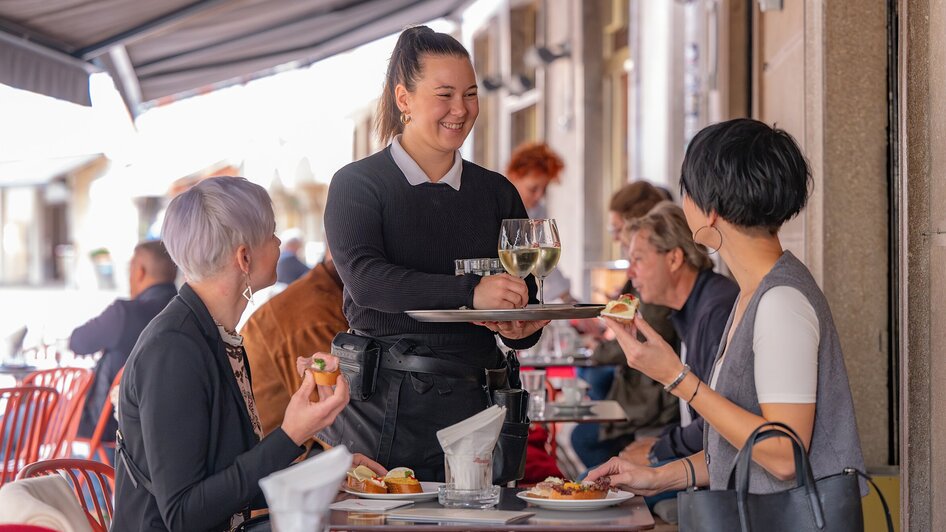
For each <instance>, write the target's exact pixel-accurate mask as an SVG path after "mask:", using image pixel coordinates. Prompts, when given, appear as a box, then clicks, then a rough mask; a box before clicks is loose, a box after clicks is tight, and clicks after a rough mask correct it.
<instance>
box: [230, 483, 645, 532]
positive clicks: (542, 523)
mask: <svg viewBox="0 0 946 532" xmlns="http://www.w3.org/2000/svg"><path fill="white" fill-rule="evenodd" d="M520 491H522V490H521V489H517V488H502V491H501V493H500V499H499V504H497V505H496V506H495V507H494V508H493V509H495V510H507V511H518V512H522V511H525V512H530V513H533V515H532V516H530V517H528V518H526V519H523V520H519V521H514V522H511V523H505V524H485V523H473V522H449V521H448V522H438V523H421V522H411V521H405V520H399V519H391V518H388V517H387V515H386V514H385V513H383V512H360V511H359V512H349V511H340V510H332V511H330V512H329V514H328V523H327V526H325V527H322V528H321V530H330V531H351V532H378V531H384V532H408V531H409V532H432V531H434V530H436V531H446V532H459V531H467V530H469V531H475V532H480V531H488V530H490V531H496V530H502V531H507V530H508V531H513V530H515V531H539V530H542V531H549V532H616V531H619V530H620V531H634V530H649V529H652V528H654V518H653V516H652V515H651V513H650V510H648V509H647V505H646V504H645V503H644V498H643V497H641V496H634V497H631V498H630V499H629V500H627V501H624V502H623V503H621V504H619V505H616V506H610V507H607V508H603V509H597V510H585V511H566V510H549V509H544V508H538V507H536V506H533V505H531V504H529V503H527V502H526V501H523V500H522V499H520V498H518V497H517V496H516V494H517V493H518V492H520ZM354 497H355V495H351V494H348V493H344V492H340V493H339V494H338V496H336V498H335V501H334V502H338V501H343V500H346V499H351V498H354ZM411 508H418V509H422V508H442V506H441V505H440V503H438V502H437V501H436V500H432V501H424V502H415V503H414V504H413V505H412V506H411ZM245 530H246V532H270V531H271V530H272V529H271V528H270V520H269V517H268V516H261V517H256V518H254V519H252V520H251V522H248V523H247V524H246V527H245ZM321 530H320V532H321ZM313 532H314V531H313Z"/></svg>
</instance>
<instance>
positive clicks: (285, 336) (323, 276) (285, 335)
mask: <svg viewBox="0 0 946 532" xmlns="http://www.w3.org/2000/svg"><path fill="white" fill-rule="evenodd" d="M347 329H348V321H347V320H346V319H345V314H344V313H342V279H341V277H339V276H338V272H337V271H336V270H335V263H334V262H332V257H331V254H330V253H329V252H328V250H326V253H325V260H323V261H322V263H321V264H319V265H317V266H316V267H315V268H312V269H311V270H310V271H309V272H308V273H306V274H305V275H303V276H302V277H301V278H299V280H298V281H297V282H295V283H292V284H291V285H289V286H288V287H287V288H286V289H285V290H283V291H282V292H280V293H279V294H277V295H275V296H273V298H272V299H270V300H269V301H267V302H266V303H265V304H263V305H262V306H260V307H259V309H258V310H257V311H256V312H254V313H253V315H252V316H250V319H249V320H248V321H247V322H246V325H244V326H243V329H241V330H240V334H241V335H242V336H243V345H244V346H245V347H246V356H247V359H248V360H249V363H250V373H251V374H252V376H253V395H254V396H255V397H256V408H257V410H258V411H259V418H260V425H262V429H263V434H264V435H266V434H269V433H270V432H272V431H273V430H274V429H275V428H276V427H278V426H279V425H280V424H281V423H282V417H283V414H284V413H285V411H286V406H287V405H288V404H289V398H290V397H292V394H294V393H295V392H296V390H298V389H299V386H301V385H302V377H301V376H300V375H299V373H298V371H297V370H296V357H308V356H311V355H312V354H314V353H316V352H318V351H322V352H325V353H328V352H329V351H331V348H332V339H333V338H335V335H336V334H338V333H340V332H343V331H346V330H347Z"/></svg>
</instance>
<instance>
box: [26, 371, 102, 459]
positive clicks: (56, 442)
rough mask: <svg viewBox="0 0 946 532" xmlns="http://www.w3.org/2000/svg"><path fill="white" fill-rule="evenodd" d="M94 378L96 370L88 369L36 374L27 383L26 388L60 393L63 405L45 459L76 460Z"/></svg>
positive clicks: (52, 427) (47, 442) (49, 434)
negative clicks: (78, 435)
mask: <svg viewBox="0 0 946 532" xmlns="http://www.w3.org/2000/svg"><path fill="white" fill-rule="evenodd" d="M93 376H94V373H93V372H92V370H90V369H86V368H55V369H44V370H41V371H34V372H33V373H30V374H29V375H27V376H26V378H25V379H23V385H24V386H46V387H49V388H54V389H55V390H56V391H57V392H59V403H58V404H57V405H56V411H55V413H54V414H53V418H52V420H51V421H50V426H49V430H48V431H47V432H46V439H45V441H43V447H42V449H41V450H40V453H41V458H68V457H69V456H72V442H73V441H75V439H76V432H77V431H78V430H79V420H80V418H81V417H82V408H83V407H84V406H85V398H86V396H87V395H88V393H89V387H90V386H92V378H93Z"/></svg>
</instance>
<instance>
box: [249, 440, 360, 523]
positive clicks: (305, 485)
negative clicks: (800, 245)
mask: <svg viewBox="0 0 946 532" xmlns="http://www.w3.org/2000/svg"><path fill="white" fill-rule="evenodd" d="M351 460H352V457H351V453H349V452H348V449H346V448H345V446H344V445H340V446H338V447H334V448H332V449H331V450H329V451H326V452H324V453H322V454H320V455H318V456H316V457H315V458H310V459H308V460H305V461H303V462H301V463H299V464H296V465H294V466H291V467H288V468H286V469H283V470H282V471H278V472H276V473H273V474H272V475H269V476H268V477H266V478H264V479H262V480H260V482H259V484H260V488H262V489H263V494H264V495H265V496H266V502H267V503H268V504H269V512H270V515H271V519H272V520H273V524H274V525H275V527H274V529H275V530H279V531H280V532H302V531H306V532H308V531H311V530H319V529H320V528H319V527H320V526H321V521H322V518H323V517H324V516H325V515H326V513H327V511H328V506H329V504H331V503H332V501H333V500H334V499H335V494H336V493H337V492H338V486H339V483H341V481H342V479H343V478H345V474H346V472H347V471H348V469H349V467H351Z"/></svg>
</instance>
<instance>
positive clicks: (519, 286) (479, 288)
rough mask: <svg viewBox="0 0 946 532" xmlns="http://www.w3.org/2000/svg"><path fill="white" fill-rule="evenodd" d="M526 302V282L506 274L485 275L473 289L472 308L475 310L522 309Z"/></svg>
mask: <svg viewBox="0 0 946 532" xmlns="http://www.w3.org/2000/svg"><path fill="white" fill-rule="evenodd" d="M528 302H529V287H528V286H526V282H525V281H523V280H522V279H520V278H518V277H513V276H512V275H509V274H508V273H500V274H498V275H487V276H486V277H483V278H482V279H480V282H479V284H477V285H476V288H474V289H473V308H474V309H477V310H485V309H501V308H522V307H524V306H526V303H528Z"/></svg>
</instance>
